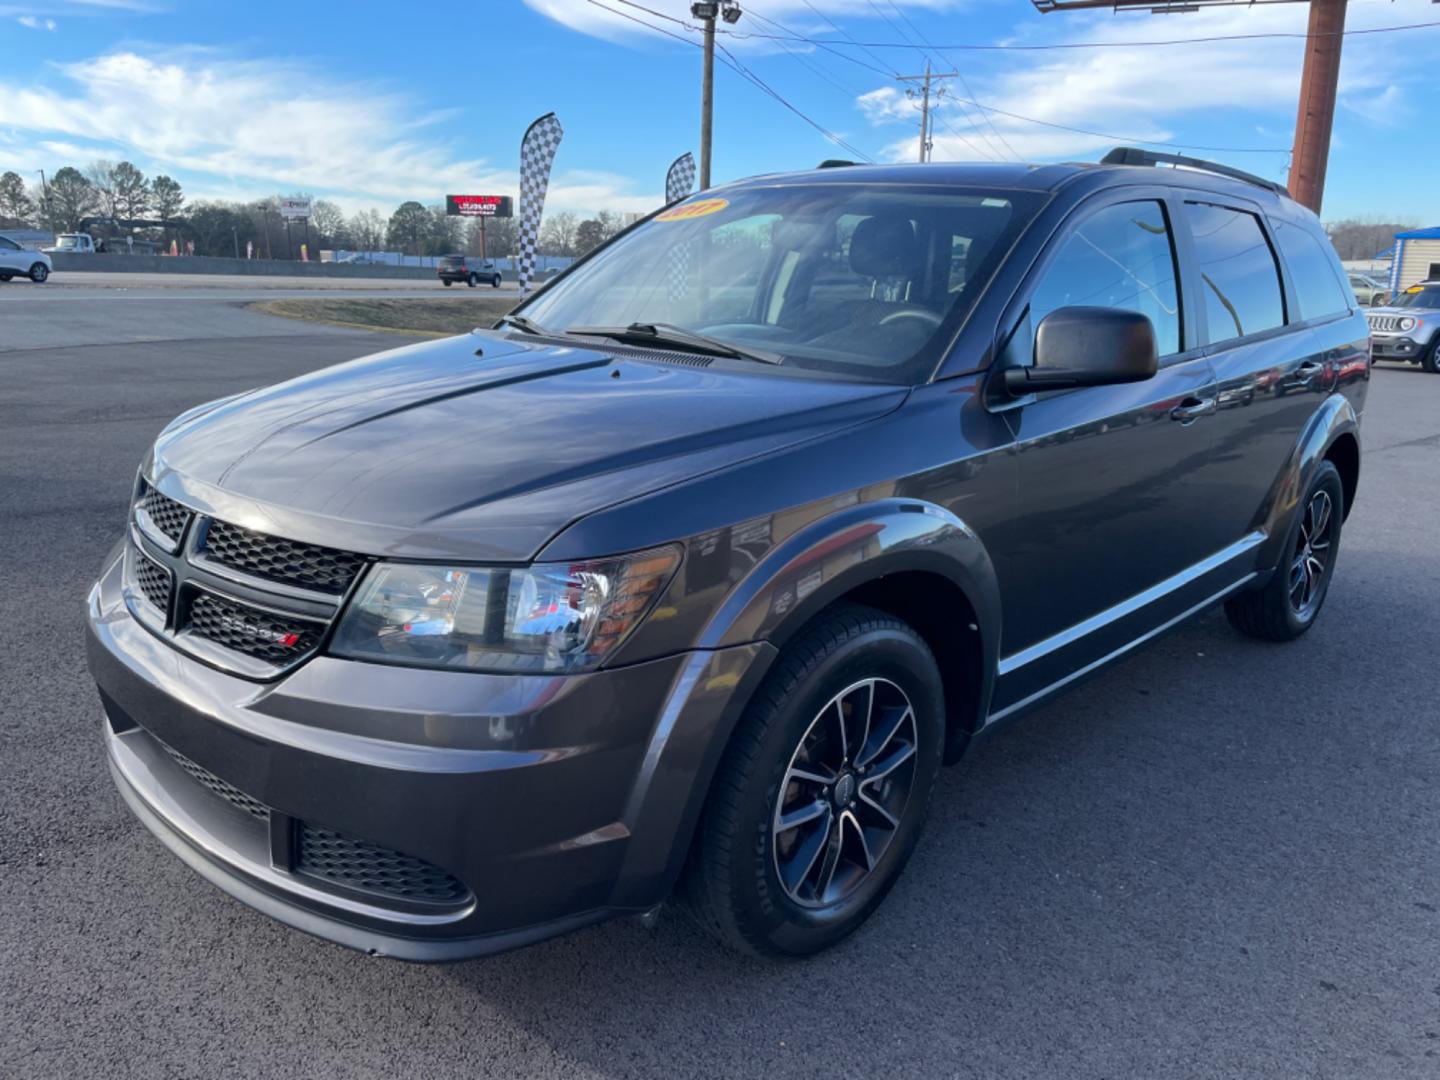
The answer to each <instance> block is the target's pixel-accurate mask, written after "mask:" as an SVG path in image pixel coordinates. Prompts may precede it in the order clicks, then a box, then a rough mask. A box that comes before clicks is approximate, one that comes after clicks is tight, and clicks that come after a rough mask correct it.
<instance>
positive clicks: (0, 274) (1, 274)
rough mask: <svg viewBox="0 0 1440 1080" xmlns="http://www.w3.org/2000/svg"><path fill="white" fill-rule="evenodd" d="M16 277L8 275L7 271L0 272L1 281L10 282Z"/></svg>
mask: <svg viewBox="0 0 1440 1080" xmlns="http://www.w3.org/2000/svg"><path fill="white" fill-rule="evenodd" d="M14 276H15V275H14V274H11V273H7V272H5V271H0V281H9V280H10V279H11V278H12V277H14Z"/></svg>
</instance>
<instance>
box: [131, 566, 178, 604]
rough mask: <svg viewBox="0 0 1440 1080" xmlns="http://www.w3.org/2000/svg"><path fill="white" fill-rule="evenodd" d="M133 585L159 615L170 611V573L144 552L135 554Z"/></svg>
mask: <svg viewBox="0 0 1440 1080" xmlns="http://www.w3.org/2000/svg"><path fill="white" fill-rule="evenodd" d="M135 584H136V585H138V586H140V592H141V593H143V594H144V596H145V599H146V600H148V601H150V603H151V604H152V605H154V606H155V608H157V609H158V610H159V611H160V612H161V613H164V612H167V611H169V610H170V571H169V570H166V569H165V568H164V567H163V566H161V565H160V564H159V563H157V562H156V561H155V560H154V559H152V558H150V556H148V555H146V554H145V553H144V552H141V551H136V552H135Z"/></svg>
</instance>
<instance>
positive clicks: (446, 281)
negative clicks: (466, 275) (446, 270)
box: [440, 278, 455, 289]
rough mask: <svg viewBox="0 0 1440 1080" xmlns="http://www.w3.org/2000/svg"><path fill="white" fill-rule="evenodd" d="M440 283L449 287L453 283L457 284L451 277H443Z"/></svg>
mask: <svg viewBox="0 0 1440 1080" xmlns="http://www.w3.org/2000/svg"><path fill="white" fill-rule="evenodd" d="M440 284H441V285H444V286H445V287H446V288H447V289H448V288H449V287H450V286H451V285H453V284H455V283H454V282H453V281H451V280H450V279H449V278H442V279H441V281H440Z"/></svg>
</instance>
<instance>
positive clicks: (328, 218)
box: [310, 199, 345, 247]
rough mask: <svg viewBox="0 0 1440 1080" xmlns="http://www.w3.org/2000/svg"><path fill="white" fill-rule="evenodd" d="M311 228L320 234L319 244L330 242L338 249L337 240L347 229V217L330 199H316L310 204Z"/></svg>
mask: <svg viewBox="0 0 1440 1080" xmlns="http://www.w3.org/2000/svg"><path fill="white" fill-rule="evenodd" d="M310 227H311V228H312V229H314V230H315V232H317V233H318V234H319V236H318V237H317V239H316V243H317V244H321V245H323V244H325V242H326V241H329V242H330V243H331V244H332V245H333V246H336V247H338V246H339V244H338V242H337V241H336V239H335V238H336V236H337V235H338V234H339V233H340V231H341V230H342V229H344V227H345V215H344V213H342V212H341V210H340V207H338V206H336V205H335V204H334V203H333V202H331V201H330V200H329V199H316V200H315V201H314V202H313V203H311V204H310Z"/></svg>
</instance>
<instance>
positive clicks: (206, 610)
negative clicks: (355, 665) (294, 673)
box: [189, 593, 322, 667]
mask: <svg viewBox="0 0 1440 1080" xmlns="http://www.w3.org/2000/svg"><path fill="white" fill-rule="evenodd" d="M189 630H190V633H192V634H194V635H195V636H196V637H202V638H205V639H207V640H209V641H213V642H215V643H216V644H217V645H223V646H225V648H227V649H234V650H235V651H236V652H242V653H245V654H246V655H248V656H253V657H255V658H256V659H259V660H264V661H265V662H266V663H270V664H275V665H276V666H277V667H278V666H283V665H285V664H289V663H292V662H294V661H296V660H299V659H300V658H301V657H303V656H306V655H308V654H309V653H310V652H312V651H313V650H314V649H315V646H316V645H317V644H318V643H319V641H320V635H321V633H322V628H321V627H320V626H319V625H318V624H316V623H312V622H306V621H304V620H302V619H291V618H286V617H285V616H283V615H271V614H270V613H269V612H266V611H260V610H258V609H257V608H252V607H249V606H247V605H243V604H237V603H233V602H232V601H230V600H223V599H221V598H220V597H218V596H213V595H211V594H210V593H202V594H201V595H199V596H197V597H196V598H195V601H194V602H193V603H192V604H191V605H190V622H189Z"/></svg>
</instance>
